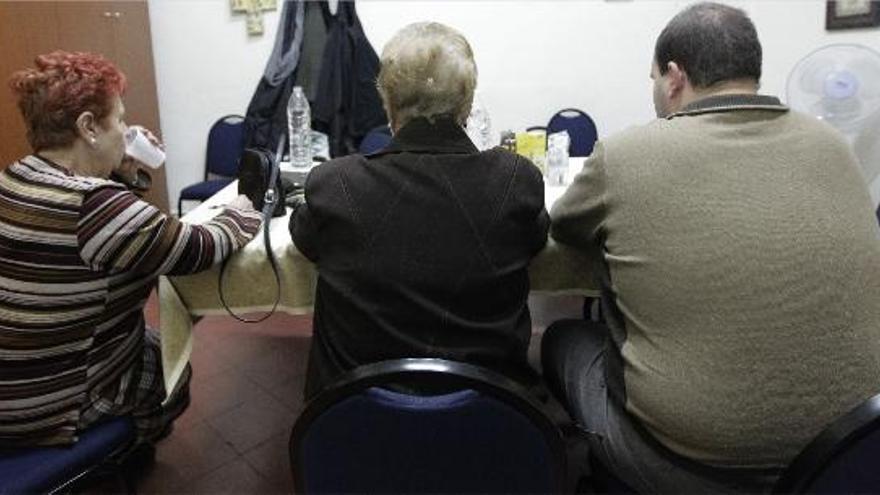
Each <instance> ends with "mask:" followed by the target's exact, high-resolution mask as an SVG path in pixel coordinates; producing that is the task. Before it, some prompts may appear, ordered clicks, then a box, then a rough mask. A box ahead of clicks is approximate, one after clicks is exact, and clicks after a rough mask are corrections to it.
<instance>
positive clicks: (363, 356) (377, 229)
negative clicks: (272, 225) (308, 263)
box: [290, 119, 549, 397]
mask: <svg viewBox="0 0 880 495" xmlns="http://www.w3.org/2000/svg"><path fill="white" fill-rule="evenodd" d="M305 198H306V203H305V204H303V205H301V206H299V207H298V208H296V209H295V211H294V213H293V215H292V216H291V222H290V230H291V236H292V237H293V241H294V243H295V244H296V247H297V248H298V249H299V250H300V251H301V252H302V253H303V254H304V255H305V256H306V257H307V258H309V259H310V260H312V261H314V262H315V263H316V264H317V266H318V274H319V277H318V284H317V289H316V296H315V310H314V327H313V329H314V336H313V339H312V348H311V354H310V356H309V365H308V374H307V377H306V396H307V397H311V396H313V395H314V394H316V393H317V392H319V391H320V390H321V389H322V388H323V387H325V386H326V385H328V384H329V383H330V382H332V381H333V380H334V379H335V378H337V377H338V376H339V374H340V373H342V372H344V371H346V370H349V369H351V368H354V367H356V366H358V365H361V364H367V363H371V362H376V361H380V360H383V359H394V358H404V357H439V358H446V359H452V360H457V361H464V362H470V363H474V364H478V365H481V366H485V367H488V368H492V369H495V370H496V371H499V372H501V373H504V374H506V375H508V376H510V377H511V378H513V379H515V380H517V381H519V382H520V383H522V384H524V385H526V386H533V385H537V384H538V382H539V380H538V378H537V376H536V374H535V373H534V372H533V371H532V369H531V368H530V367H529V365H528V363H527V361H526V352H527V350H528V347H529V339H530V337H531V319H530V316H529V308H528V305H527V304H526V302H527V298H528V294H529V276H528V271H527V268H528V265H529V262H530V261H531V259H532V257H533V256H535V255H536V254H537V253H538V251H540V250H541V248H542V247H543V246H544V243H545V242H546V240H547V230H548V226H549V219H548V215H547V211H546V210H545V208H544V184H543V179H542V177H541V172H540V171H539V170H538V169H537V168H536V167H535V166H534V165H532V164H531V163H530V162H529V161H528V160H526V159H525V158H522V157H520V156H519V155H515V154H512V153H509V152H507V151H503V150H501V149H500V148H496V149H494V150H490V151H484V152H479V151H477V149H476V148H475V147H474V145H473V144H471V142H470V140H469V139H468V137H467V135H466V134H465V132H464V130H462V129H461V127H460V126H458V125H456V124H455V123H454V122H453V121H452V119H440V120H437V121H436V123H434V124H431V123H430V122H428V120H426V119H415V120H413V121H411V122H409V123H407V125H406V126H404V127H403V129H401V130H400V132H398V133H397V135H396V136H395V137H394V138H393V140H392V143H391V145H390V146H389V148H387V149H386V150H385V151H383V152H379V153H376V154H373V155H368V156H366V157H365V156H363V155H358V154H355V155H350V156H346V157H343V158H339V159H336V160H331V161H329V162H327V163H325V164H323V165H320V166H318V167H317V168H315V169H314V170H313V171H312V172H311V174H310V175H309V178H308V180H307V182H306V189H305Z"/></svg>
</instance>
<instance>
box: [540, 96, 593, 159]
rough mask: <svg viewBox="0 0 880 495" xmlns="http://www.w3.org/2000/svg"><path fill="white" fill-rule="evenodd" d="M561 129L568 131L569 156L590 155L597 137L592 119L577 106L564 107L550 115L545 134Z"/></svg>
mask: <svg viewBox="0 0 880 495" xmlns="http://www.w3.org/2000/svg"><path fill="white" fill-rule="evenodd" d="M561 131H568V137H569V138H570V139H571V144H569V146H568V155H569V156H590V154H591V153H592V152H593V146H594V145H595V144H596V140H597V139H598V138H599V134H598V132H597V131H596V124H595V123H594V122H593V119H591V118H590V116H589V115H587V114H586V113H585V112H584V111H582V110H578V109H577V108H566V109H564V110H560V111H558V112H556V114H554V115H553V117H550V122H548V123H547V134H548V135H550V134H553V133H555V132H561Z"/></svg>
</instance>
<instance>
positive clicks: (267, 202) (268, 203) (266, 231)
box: [217, 133, 287, 323]
mask: <svg viewBox="0 0 880 495" xmlns="http://www.w3.org/2000/svg"><path fill="white" fill-rule="evenodd" d="M286 137H287V136H286V133H283V134H282V135H281V139H279V140H278V149H277V150H275V156H274V157H272V165H271V170H270V172H269V184H268V185H267V186H266V192H265V194H264V196H263V212H262V213H263V244H264V245H265V247H266V256H268V257H269V265H270V266H271V267H272V274H273V275H274V276H275V287H276V290H275V302H274V303H272V309H270V310H269V312H268V313H266V314H265V315H263V316H261V317H259V318H256V319H253V320H249V319H247V318H245V317H243V316H241V315H238V314H236V313H235V311H233V310H232V308H230V307H229V304H227V303H226V297H225V296H224V295H223V275H224V274H225V273H226V267H227V265H228V264H229V260H230V259H231V258H232V256H228V257H227V258H226V259H225V260H223V265H222V266H221V267H220V275H219V276H218V280H217V291H218V293H219V296H220V303H221V304H223V309H225V310H226V312H227V313H229V316H232V317H233V318H235V319H236V320H238V321H240V322H242V323H259V322H261V321H263V320H265V319H266V318H268V317H270V316H272V315H273V314H274V313H275V309H276V308H278V303H279V302H280V301H281V275H280V274H279V273H278V260H276V259H275V253H274V252H273V251H272V236H271V235H270V231H271V229H270V227H271V222H272V213H273V212H274V211H275V203H277V202H278V199H279V197H280V194H281V193H280V191H276V190H275V186H276V184H277V182H278V174H279V171H280V167H279V164H278V162H279V161H280V160H281V154H282V153H283V152H284V147H285V146H286V145H287V142H286V141H287V140H286V139H285V138H286Z"/></svg>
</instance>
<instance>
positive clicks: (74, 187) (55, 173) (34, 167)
mask: <svg viewBox="0 0 880 495" xmlns="http://www.w3.org/2000/svg"><path fill="white" fill-rule="evenodd" d="M8 170H9V173H10V175H11V176H14V177H17V178H18V179H20V180H23V181H26V182H28V183H30V184H33V185H44V186H46V187H50V188H54V189H59V190H67V191H70V192H81V193H88V192H90V191H92V190H95V189H98V188H101V187H111V188H124V186H123V185H122V184H119V183H117V182H113V181H111V180H109V179H102V178H100V177H85V176H80V175H73V174H70V173H68V172H66V171H65V170H64V169H63V168H61V167H59V166H58V165H55V164H53V163H52V162H49V161H48V160H45V159H42V158H40V157H38V156H36V155H30V156H26V157H24V158H22V159H21V160H19V161H17V162H15V163H13V164H12V165H11V166H10V167H9V169H8Z"/></svg>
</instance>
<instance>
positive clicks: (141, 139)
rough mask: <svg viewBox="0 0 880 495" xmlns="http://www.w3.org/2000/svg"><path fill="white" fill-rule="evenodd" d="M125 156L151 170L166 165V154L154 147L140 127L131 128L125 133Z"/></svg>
mask: <svg viewBox="0 0 880 495" xmlns="http://www.w3.org/2000/svg"><path fill="white" fill-rule="evenodd" d="M125 154H126V155H128V156H130V157H132V158H134V159H135V160H137V161H139V162H141V163H143V164H144V165H146V166H148V167H150V168H159V167H160V166H162V164H163V163H165V152H164V151H162V150H161V149H160V148H159V147H158V146H154V145H153V143H151V142H150V140H149V139H147V136H146V134H144V132H143V131H142V130H141V128H140V127H129V128H128V131H126V132H125Z"/></svg>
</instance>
